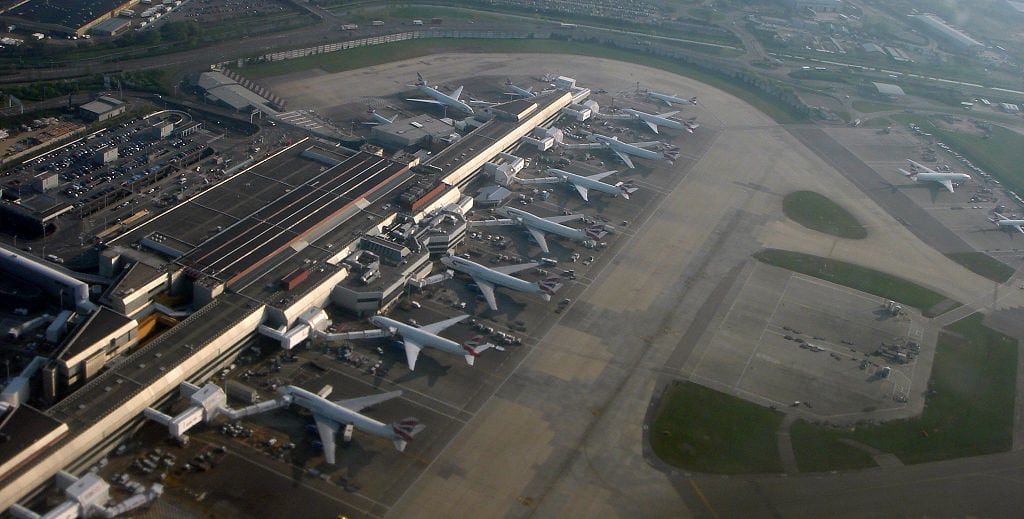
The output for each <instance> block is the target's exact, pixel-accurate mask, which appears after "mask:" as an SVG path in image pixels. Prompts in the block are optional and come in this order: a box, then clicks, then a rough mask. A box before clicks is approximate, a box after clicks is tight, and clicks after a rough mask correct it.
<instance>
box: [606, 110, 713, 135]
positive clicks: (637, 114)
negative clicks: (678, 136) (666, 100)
mask: <svg viewBox="0 0 1024 519" xmlns="http://www.w3.org/2000/svg"><path fill="white" fill-rule="evenodd" d="M622 113H625V114H629V115H631V116H633V117H634V118H636V119H638V120H640V121H643V122H645V123H647V126H648V127H649V128H650V129H651V131H653V132H654V133H660V132H658V126H664V127H666V128H673V129H676V130H683V131H686V132H689V133H693V130H695V129H697V128H699V127H700V125H699V124H697V123H696V122H694V121H693V120H690V121H677V120H675V119H671V117H672V116H673V115H675V114H677V113H679V111H678V110H676V111H672V112H665V113H663V114H649V113H647V112H641V111H640V110H633V109H632V108H625V109H623V110H622Z"/></svg>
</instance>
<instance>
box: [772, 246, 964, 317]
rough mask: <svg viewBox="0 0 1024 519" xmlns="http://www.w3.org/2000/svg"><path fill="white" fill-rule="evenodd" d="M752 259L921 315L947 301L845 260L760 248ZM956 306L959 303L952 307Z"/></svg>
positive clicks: (938, 295)
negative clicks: (898, 305) (908, 307)
mask: <svg viewBox="0 0 1024 519" xmlns="http://www.w3.org/2000/svg"><path fill="white" fill-rule="evenodd" d="M754 258H755V259H757V260H758V261H761V262H764V263H767V264H769V265H775V266H776V267H782V268H784V269H789V270H792V271H794V272H799V273H801V274H805V275H808V276H812V277H816V278H819V279H824V280H825V281H829V282H832V283H836V284H838V285H843V286H847V287H850V288H853V289H855V290H860V291H861V292H867V293H869V294H874V295H876V296H878V297H884V298H886V299H892V300H894V301H899V302H900V303H903V304H905V305H908V306H912V307H914V308H917V309H920V310H921V311H922V312H924V313H925V315H928V310H929V309H930V308H933V307H936V306H938V305H940V304H942V303H944V302H945V301H947V299H946V297H945V296H943V295H942V294H940V293H938V292H935V291H933V290H930V289H927V288H925V287H922V286H920V285H917V284H915V283H911V282H910V281H907V280H905V279H903V278H899V277H896V276H893V275H891V274H886V273H885V272H881V271H878V270H875V269H870V268H867V267H862V266H860V265H855V264H853V263H847V262H845V261H840V260H834V259H829V258H823V257H821V256H815V255H813V254H804V253H801V252H792V251H786V250H779V249H764V250H762V251H760V252H757V253H756V254H754ZM956 306H960V304H959V303H957V304H956V305H955V306H953V307H952V308H955V307H956ZM943 308H944V310H949V309H951V307H950V306H949V305H943Z"/></svg>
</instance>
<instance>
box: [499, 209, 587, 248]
mask: <svg viewBox="0 0 1024 519" xmlns="http://www.w3.org/2000/svg"><path fill="white" fill-rule="evenodd" d="M505 210H506V211H507V212H508V214H509V217H510V218H512V219H513V220H517V221H519V222H520V223H522V224H523V225H525V226H527V227H533V228H534V229H537V230H540V231H544V232H549V233H551V234H554V235H557V236H561V237H563V238H568V239H570V240H576V241H587V240H589V239H591V238H590V237H589V236H587V233H585V232H583V231H581V230H579V229H573V228H572V227H569V226H566V225H562V224H560V223H557V222H552V221H551V220H545V219H543V218H541V217H539V216H537V215H534V214H530V213H528V212H526V211H523V210H521V209H516V208H514V207H507V208H505Z"/></svg>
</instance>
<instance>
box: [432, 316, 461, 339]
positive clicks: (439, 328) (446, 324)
mask: <svg viewBox="0 0 1024 519" xmlns="http://www.w3.org/2000/svg"><path fill="white" fill-rule="evenodd" d="M467 317H469V316H468V315H460V316H458V317H452V318H451V319H445V320H444V321H438V322H436V323H431V324H425V325H423V326H420V329H421V330H423V331H425V332H428V333H432V334H434V335H437V334H439V333H441V332H443V331H445V330H446V329H448V328H451V327H452V326H454V325H455V324H456V323H458V322H461V321H464V320H465V319H466V318H467Z"/></svg>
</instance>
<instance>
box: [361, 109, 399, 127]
mask: <svg viewBox="0 0 1024 519" xmlns="http://www.w3.org/2000/svg"><path fill="white" fill-rule="evenodd" d="M366 114H367V115H369V116H370V120H369V121H363V124H365V125H368V126H376V125H378V124H391V123H393V122H395V119H398V114H395V115H393V116H392V117H391V118H390V119H388V118H387V117H384V116H383V115H381V114H379V113H377V111H376V110H374V109H373V107H372V106H371V107H370V108H369V109H368V110H367V111H366Z"/></svg>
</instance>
